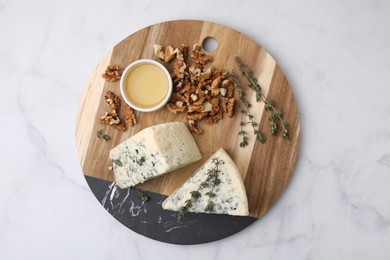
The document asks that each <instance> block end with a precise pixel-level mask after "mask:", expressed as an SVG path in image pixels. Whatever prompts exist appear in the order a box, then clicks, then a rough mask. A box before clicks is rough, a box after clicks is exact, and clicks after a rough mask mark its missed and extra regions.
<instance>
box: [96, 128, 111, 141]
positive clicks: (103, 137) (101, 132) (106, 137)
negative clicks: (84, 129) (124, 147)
mask: <svg viewBox="0 0 390 260" xmlns="http://www.w3.org/2000/svg"><path fill="white" fill-rule="evenodd" d="M97 137H98V138H99V139H101V140H104V141H106V142H107V141H108V140H110V137H109V136H108V135H107V134H105V133H104V132H103V131H102V130H99V131H97Z"/></svg>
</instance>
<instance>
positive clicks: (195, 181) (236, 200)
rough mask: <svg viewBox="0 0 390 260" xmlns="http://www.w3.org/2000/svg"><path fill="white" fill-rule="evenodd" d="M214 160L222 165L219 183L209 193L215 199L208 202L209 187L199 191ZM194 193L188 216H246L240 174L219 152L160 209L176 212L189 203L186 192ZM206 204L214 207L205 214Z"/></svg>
mask: <svg viewBox="0 0 390 260" xmlns="http://www.w3.org/2000/svg"><path fill="white" fill-rule="evenodd" d="M215 158H217V159H218V160H220V161H222V164H220V165H219V166H218V170H219V171H220V172H219V173H218V179H219V180H220V183H219V184H218V185H216V186H215V187H214V189H213V193H214V194H215V197H213V198H209V197H208V196H207V195H206V193H207V192H209V191H210V189H211V188H210V186H209V187H205V188H201V189H199V187H200V184H201V183H202V182H204V181H205V180H206V179H207V176H208V171H209V170H210V169H212V168H213V167H214V166H215V163H213V159H215ZM198 189H199V190H198ZM196 190H198V191H199V193H200V194H201V196H200V197H199V198H197V199H193V201H192V206H191V207H190V208H189V209H188V211H189V212H196V213H215V214H229V215H235V216H247V215H248V214H249V211H248V198H247V195H246V191H245V186H244V183H243V181H242V178H241V175H240V172H239V170H238V168H237V166H236V165H235V163H234V162H233V160H232V159H231V158H230V157H229V155H228V154H227V153H226V152H225V150H223V149H222V148H221V149H219V150H218V151H217V152H216V153H215V154H214V155H212V156H211V157H210V158H209V159H208V160H207V161H206V162H205V163H204V164H203V165H202V166H201V167H200V169H198V170H197V171H196V172H195V173H194V174H193V175H192V176H191V177H190V178H189V179H188V180H187V181H186V182H185V183H184V184H183V185H182V186H180V187H179V188H178V189H177V190H176V191H174V192H173V193H172V194H171V195H170V196H169V197H168V198H167V199H166V200H165V201H164V202H163V203H162V207H163V208H164V209H166V210H171V211H180V208H181V207H183V206H184V204H185V201H186V200H188V199H191V193H190V192H191V191H196ZM209 201H212V202H213V203H214V205H215V206H214V209H213V211H211V212H208V211H207V212H206V211H205V208H206V206H207V204H208V203H209Z"/></svg>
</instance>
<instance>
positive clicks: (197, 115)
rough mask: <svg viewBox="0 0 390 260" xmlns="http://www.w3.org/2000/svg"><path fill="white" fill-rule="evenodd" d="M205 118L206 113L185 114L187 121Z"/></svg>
mask: <svg viewBox="0 0 390 260" xmlns="http://www.w3.org/2000/svg"><path fill="white" fill-rule="evenodd" d="M206 116H207V113H204V112H188V113H187V119H188V120H194V121H199V120H202V119H203V118H205V117H206Z"/></svg>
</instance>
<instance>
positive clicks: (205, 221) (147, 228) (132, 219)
mask: <svg viewBox="0 0 390 260" xmlns="http://www.w3.org/2000/svg"><path fill="white" fill-rule="evenodd" d="M85 178H86V180H87V183H88V185H89V187H90V188H91V190H92V192H93V193H94V194H95V196H96V198H97V199H98V201H99V202H100V203H101V204H102V205H103V207H104V208H105V209H106V210H107V211H108V212H109V213H110V214H111V215H112V216H113V217H115V218H116V219H117V220H118V221H119V222H121V223H122V224H123V225H125V226H126V227H128V228H130V229H131V230H133V231H135V232H137V233H138V234H141V235H144V236H146V237H149V238H152V239H155V240H158V241H161V242H166V243H172V244H180V245H193V244H202V243H207V242H212V241H216V240H219V239H222V238H225V237H228V236H231V235H233V234H235V233H237V232H239V231H241V230H242V229H244V228H245V227H247V226H249V225H250V224H252V223H253V222H255V221H256V218H252V217H234V216H228V215H215V214H195V213H186V215H185V217H184V221H183V222H182V223H178V222H177V221H176V214H175V212H171V211H166V210H164V209H163V208H162V207H161V203H162V202H163V201H164V200H165V198H166V196H163V195H161V194H158V193H153V192H149V191H145V193H146V194H147V195H148V196H149V197H150V199H149V201H148V202H143V201H142V200H141V199H140V198H139V197H138V189H136V188H131V189H130V188H129V189H120V188H119V187H118V186H116V185H115V183H112V182H108V181H104V180H100V179H96V178H93V177H89V176H85Z"/></svg>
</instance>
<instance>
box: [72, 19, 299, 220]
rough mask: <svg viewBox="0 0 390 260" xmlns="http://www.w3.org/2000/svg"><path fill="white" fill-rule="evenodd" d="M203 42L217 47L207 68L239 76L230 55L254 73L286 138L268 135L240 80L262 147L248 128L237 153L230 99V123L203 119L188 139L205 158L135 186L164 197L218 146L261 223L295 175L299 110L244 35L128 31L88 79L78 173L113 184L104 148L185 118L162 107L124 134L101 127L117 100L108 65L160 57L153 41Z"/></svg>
mask: <svg viewBox="0 0 390 260" xmlns="http://www.w3.org/2000/svg"><path fill="white" fill-rule="evenodd" d="M207 37H212V38H214V39H215V40H216V41H217V48H216V49H215V50H214V51H213V52H211V53H210V54H211V55H212V56H213V57H214V61H213V63H212V65H213V66H215V67H216V68H221V69H225V70H228V71H231V70H235V71H237V67H236V66H235V61H234V57H235V56H239V57H240V58H241V59H242V60H243V61H244V62H245V63H246V64H247V65H248V66H249V67H250V68H251V69H252V70H253V71H254V74H255V76H256V77H257V78H258V81H259V83H260V85H261V86H262V88H263V92H264V94H265V95H266V96H267V97H269V98H270V99H272V100H274V101H275V102H276V106H277V108H278V109H280V110H281V111H283V113H284V114H283V117H284V119H285V120H286V121H287V122H288V123H289V126H288V128H289V130H290V138H289V139H288V140H285V139H283V138H282V136H281V134H280V133H279V134H277V135H276V136H271V135H270V134H269V121H268V116H269V112H268V111H265V109H264V104H263V103H257V102H256V100H255V95H254V92H253V91H251V90H248V89H246V88H247V87H246V81H245V80H243V79H242V78H241V79H240V81H241V83H242V85H243V86H245V91H246V93H247V96H248V99H249V100H250V102H251V103H252V105H253V108H252V110H251V111H252V112H253V114H254V116H255V121H256V122H257V123H259V131H261V132H263V133H265V135H266V138H267V141H266V143H265V144H261V143H259V142H256V141H255V138H254V136H253V135H252V130H251V128H250V127H249V126H248V127H247V128H246V129H247V131H248V133H249V145H248V146H247V147H245V148H240V146H239V143H240V140H241V137H240V136H239V135H238V132H239V131H240V121H241V117H242V115H241V113H240V112H239V109H238V106H239V105H240V102H239V100H238V98H237V95H236V109H235V113H234V116H233V118H228V117H226V116H225V117H224V118H223V120H221V121H219V122H218V123H217V124H215V125H212V126H209V125H207V124H206V123H205V122H203V123H201V127H202V128H203V129H204V132H203V133H202V134H201V135H194V138H195V140H196V143H197V144H198V146H199V149H200V151H201V153H202V156H203V159H202V160H201V161H199V162H197V163H195V164H193V165H190V166H188V167H185V168H182V169H180V170H177V171H175V172H172V173H169V174H166V175H165V176H163V177H160V178H157V179H154V180H151V181H148V182H146V183H144V184H141V185H138V186H137V187H139V188H142V189H144V190H147V191H152V192H156V193H159V194H162V195H169V194H171V193H172V192H173V191H174V190H175V189H176V188H177V187H178V186H179V185H181V184H182V183H183V182H184V181H185V180H186V179H187V178H188V177H189V176H190V175H191V174H192V173H193V172H194V171H195V170H196V169H197V168H198V167H199V166H200V165H201V164H202V163H203V162H205V161H206V160H207V158H209V156H211V155H212V154H213V153H214V152H215V151H217V150H218V149H219V148H220V147H223V148H224V149H225V150H226V151H227V152H228V154H229V155H230V156H231V157H232V159H233V160H234V162H235V163H236V164H237V167H238V168H239V170H240V172H241V174H242V177H243V180H244V183H245V188H246V191H247V195H248V202H249V211H250V216H252V217H256V218H259V217H261V216H262V215H263V214H265V213H266V212H267V211H268V210H269V209H270V207H271V206H272V205H273V204H274V203H275V202H276V200H277V199H278V198H279V196H280V195H281V193H282V192H283V190H284V189H285V187H286V185H287V183H288V181H289V179H290V177H291V174H292V172H293V168H294V165H295V161H296V159H297V152H298V146H299V131H300V122H299V116H298V110H297V106H296V103H295V101H294V96H293V93H292V89H291V87H290V86H289V84H288V82H287V80H286V78H285V76H284V74H283V72H282V71H281V69H280V67H279V66H278V64H277V63H276V62H275V60H274V59H273V58H272V56H271V55H270V54H269V53H268V52H267V51H266V50H265V49H263V48H262V47H261V46H260V45H259V44H257V43H256V42H254V41H253V40H251V39H250V38H248V37H247V36H245V35H243V34H242V33H240V32H238V31H235V30H233V29H230V28H228V27H225V26H222V25H218V24H215V23H210V22H205V21H192V20H180V21H170V22H164V23H160V24H155V25H152V26H149V27H147V28H144V29H142V30H140V31H138V32H135V33H133V34H132V35H130V36H129V37H127V38H126V39H124V40H123V41H121V42H120V43H118V44H117V45H116V46H115V47H114V48H113V49H112V50H110V51H109V52H108V53H107V54H106V56H105V57H103V59H102V60H101V61H100V63H99V64H98V65H97V67H96V68H95V69H94V71H93V72H92V74H91V76H90V78H89V79H88V81H87V84H86V86H85V90H84V93H83V95H82V97H81V101H80V106H79V110H78V114H77V122H76V141H77V149H78V153H79V158H80V162H81V167H82V171H83V173H84V175H86V176H91V177H95V178H98V179H102V180H106V181H113V173H112V172H110V171H109V170H108V169H107V168H108V166H110V164H111V161H110V160H109V151H110V149H112V148H113V147H115V146H116V145H118V144H119V143H121V142H122V141H124V140H125V139H127V138H129V137H131V136H132V135H134V134H135V133H137V132H139V131H140V130H142V129H144V128H146V127H149V126H152V125H155V124H160V123H164V122H171V121H185V114H184V113H182V114H176V115H175V114H172V113H171V112H169V111H168V110H167V109H166V108H163V109H161V110H159V111H157V112H151V113H140V112H136V116H137V119H138V122H137V124H136V125H135V126H134V127H132V128H130V129H128V130H127V131H126V132H124V133H121V132H119V131H116V130H114V129H113V128H111V127H109V126H104V125H100V124H99V123H98V118H99V117H100V116H102V115H103V114H104V112H105V111H106V110H107V106H106V104H105V102H104V94H105V93H106V91H108V90H110V91H112V92H114V93H115V94H117V95H120V91H119V81H117V82H107V81H105V80H104V79H103V78H102V76H101V75H102V73H103V72H104V71H105V69H106V67H107V66H108V65H111V64H117V65H120V66H121V67H122V68H125V67H126V66H127V65H128V64H130V63H131V62H133V61H135V60H138V59H142V58H148V59H155V60H158V59H157V58H156V57H155V56H154V54H153V51H154V50H153V45H154V44H161V45H164V46H167V45H172V46H174V47H179V46H180V44H182V43H184V44H188V45H189V46H190V47H191V46H192V45H193V44H194V43H200V44H202V42H203V40H204V39H206V38H207ZM162 63H163V62H162ZM163 64H164V63H163ZM98 130H103V131H104V132H105V133H107V134H108V135H109V136H110V137H111V139H110V141H108V142H104V141H102V140H100V139H98V138H97V136H96V133H97V131H98Z"/></svg>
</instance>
